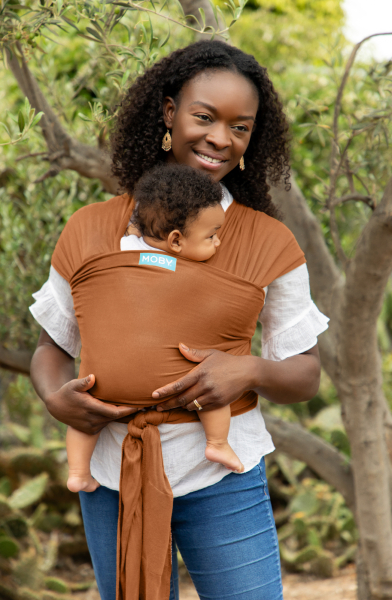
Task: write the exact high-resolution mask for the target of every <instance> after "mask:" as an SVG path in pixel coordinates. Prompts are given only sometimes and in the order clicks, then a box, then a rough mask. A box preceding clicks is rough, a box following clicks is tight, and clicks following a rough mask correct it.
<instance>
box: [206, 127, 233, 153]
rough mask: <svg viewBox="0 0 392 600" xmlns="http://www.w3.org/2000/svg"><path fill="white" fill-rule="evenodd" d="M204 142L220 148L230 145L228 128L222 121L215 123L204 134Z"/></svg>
mask: <svg viewBox="0 0 392 600" xmlns="http://www.w3.org/2000/svg"><path fill="white" fill-rule="evenodd" d="M205 139H206V142H208V143H210V144H212V145H213V146H215V148H216V149H217V150H222V149H223V148H227V146H231V138H230V129H229V128H228V127H227V126H226V125H225V124H224V123H216V124H215V125H214V127H212V128H211V129H210V130H209V132H208V133H207V135H206V138H205Z"/></svg>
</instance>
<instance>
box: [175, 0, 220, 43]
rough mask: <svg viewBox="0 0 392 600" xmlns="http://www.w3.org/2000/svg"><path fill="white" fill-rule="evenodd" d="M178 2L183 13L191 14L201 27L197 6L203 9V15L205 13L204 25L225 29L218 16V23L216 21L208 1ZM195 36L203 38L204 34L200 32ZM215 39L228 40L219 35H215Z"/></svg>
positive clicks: (187, 0)
mask: <svg viewBox="0 0 392 600" xmlns="http://www.w3.org/2000/svg"><path fill="white" fill-rule="evenodd" d="M180 4H181V6H182V9H183V11H184V14H185V15H192V16H193V17H194V18H195V19H196V20H197V22H198V23H199V26H200V27H201V28H202V27H203V22H202V19H201V16H200V11H199V8H202V9H203V10H204V15H205V19H206V27H212V28H213V29H215V30H219V31H222V30H223V29H225V24H224V23H223V22H222V20H221V19H220V18H219V17H218V21H219V22H218V23H217V22H216V19H215V15H214V12H213V10H212V7H211V4H210V3H209V1H208V0H180ZM196 37H197V38H198V39H205V35H203V34H201V33H200V34H196ZM215 39H216V40H219V41H221V42H227V41H228V40H226V39H225V38H224V37H222V36H220V35H216V36H215Z"/></svg>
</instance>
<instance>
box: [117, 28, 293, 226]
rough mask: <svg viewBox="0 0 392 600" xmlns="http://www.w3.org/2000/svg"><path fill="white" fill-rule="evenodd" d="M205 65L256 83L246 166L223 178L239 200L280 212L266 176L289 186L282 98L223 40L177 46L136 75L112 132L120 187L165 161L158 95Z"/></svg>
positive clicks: (170, 92)
mask: <svg viewBox="0 0 392 600" xmlns="http://www.w3.org/2000/svg"><path fill="white" fill-rule="evenodd" d="M206 70H215V71H216V70H227V71H231V72H235V73H239V74H241V75H242V76H243V77H245V78H247V79H248V80H249V81H250V82H251V83H252V84H253V85H254V86H255V88H256V89H257V92H258V96H259V107H258V112H257V115H256V129H255V131H254V132H253V133H252V136H251V139H250V143H249V146H248V148H247V150H246V153H245V164H246V169H245V171H240V169H239V168H238V167H236V168H234V169H233V170H232V171H231V172H230V173H229V174H228V175H226V177H225V178H224V179H223V180H222V183H224V184H225V185H226V187H227V188H228V190H229V191H230V192H231V194H232V195H233V196H234V198H235V200H236V201H237V202H239V203H240V204H243V205H245V206H249V207H251V208H253V209H254V210H258V211H262V212H265V213H267V214H268V215H270V216H273V217H275V218H280V213H279V211H278V210H277V208H276V207H275V206H274V205H273V203H272V201H271V197H270V195H269V193H268V192H269V189H270V188H269V185H268V183H267V179H268V181H269V182H270V183H273V184H278V183H279V182H281V183H283V184H284V185H285V187H286V189H289V171H290V167H289V127H288V123H287V120H286V118H285V115H284V112H283V108H282V104H281V102H280V100H279V97H278V94H277V93H276V91H275V89H274V87H273V85H272V83H271V81H270V79H269V77H268V75H267V69H265V68H264V67H261V66H260V65H259V64H258V62H257V61H256V59H255V58H254V57H253V56H251V55H249V54H245V53H244V52H242V51H241V50H239V49H238V48H234V47H233V46H229V45H228V44H226V43H224V42H219V41H215V40H213V41H201V42H196V43H195V44H191V45H190V46H187V47H186V48H181V49H180V50H176V51H175V52H173V53H172V54H170V55H169V56H167V57H165V58H163V59H162V60H160V61H159V62H157V63H155V65H153V66H152V67H151V68H150V69H149V70H148V71H146V73H145V74H143V75H142V76H140V77H138V78H137V79H136V81H135V82H134V83H133V85H132V86H131V87H130V88H129V90H128V92H127V95H126V97H125V98H124V100H123V102H122V104H121V107H120V111H119V114H118V118H117V122H116V125H115V128H114V131H113V133H112V136H111V147H112V161H113V164H112V170H113V174H114V175H115V176H116V177H117V178H118V179H119V182H120V185H121V187H122V188H123V190H125V191H127V192H128V193H129V194H130V195H133V193H134V189H135V185H136V182H137V180H138V179H139V178H140V177H141V176H142V175H143V173H145V172H146V171H148V170H149V169H151V168H152V167H153V166H155V165H156V164H159V163H162V162H164V161H165V158H166V157H165V153H164V151H163V150H162V148H161V145H162V138H163V136H164V134H165V132H166V127H165V124H164V120H163V101H164V99H165V97H166V96H170V97H172V98H173V99H176V98H178V97H179V94H180V92H181V90H182V88H183V86H184V84H186V83H187V82H188V81H190V80H191V79H193V78H194V77H195V76H196V75H198V74H199V73H201V72H202V71H206Z"/></svg>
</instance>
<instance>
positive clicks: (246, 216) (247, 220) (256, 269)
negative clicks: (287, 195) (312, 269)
mask: <svg viewBox="0 0 392 600" xmlns="http://www.w3.org/2000/svg"><path fill="white" fill-rule="evenodd" d="M230 210H232V211H233V212H232V214H231V218H230V222H229V223H228V228H227V233H228V234H229V236H228V237H231V238H232V239H233V238H238V242H237V243H239V244H240V245H241V246H242V247H243V249H244V248H245V249H246V252H247V256H248V258H247V264H248V267H250V266H252V274H253V277H254V280H255V281H257V282H258V283H259V284H260V285H262V287H266V286H268V285H269V284H270V283H271V282H272V281H274V279H276V278H277V277H281V276H282V275H284V274H286V273H288V272H289V271H291V270H293V269H295V268H296V267H298V266H300V265H301V264H303V263H305V257H304V253H303V251H302V250H301V248H300V246H299V244H298V242H297V240H296V239H295V236H294V234H293V233H292V232H291V231H290V229H289V228H288V227H287V226H286V225H285V224H284V223H282V222H281V221H278V220H277V219H275V218H274V217H271V216H269V215H267V214H266V213H264V212H261V211H256V210H254V209H253V208H250V207H247V206H244V205H241V204H238V203H237V202H234V203H233V207H232V208H231V209H230ZM229 230H230V232H229ZM248 270H249V269H248Z"/></svg>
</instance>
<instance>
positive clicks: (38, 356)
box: [30, 330, 75, 403]
mask: <svg viewBox="0 0 392 600" xmlns="http://www.w3.org/2000/svg"><path fill="white" fill-rule="evenodd" d="M30 373H31V381H32V383H33V386H34V388H35V391H36V392H37V394H38V396H39V397H40V398H42V400H43V401H44V402H45V403H46V401H47V398H48V396H49V395H50V394H51V393H53V392H55V391H57V390H59V389H60V388H61V387H62V386H63V385H64V384H65V383H67V382H68V381H71V379H74V378H75V361H74V359H73V358H72V357H71V356H70V355H69V354H67V353H66V352H64V350H61V348H59V347H58V346H57V345H55V344H54V343H53V341H52V340H51V338H50V337H49V335H48V334H47V333H46V332H45V331H44V330H43V331H42V332H41V335H40V338H39V341H38V345H37V349H36V351H35V353H34V356H33V358H32V361H31V371H30Z"/></svg>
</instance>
